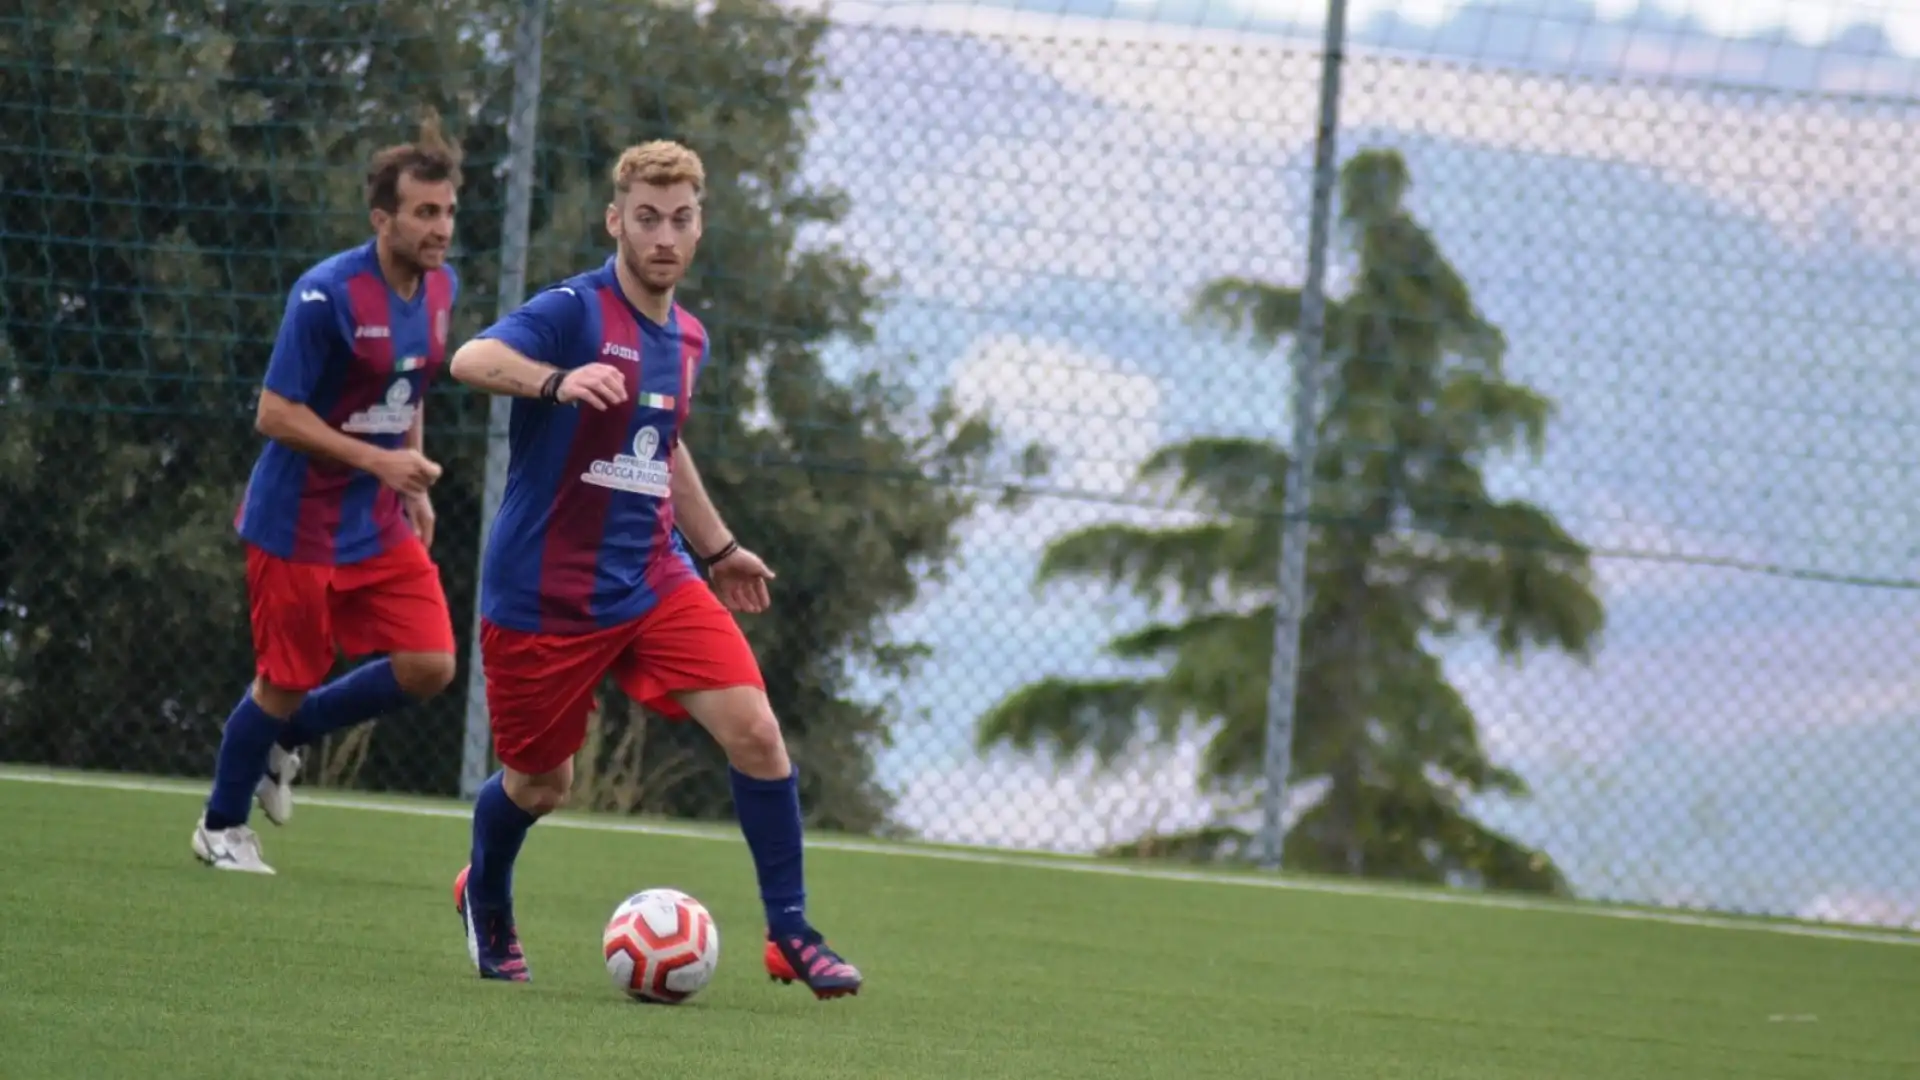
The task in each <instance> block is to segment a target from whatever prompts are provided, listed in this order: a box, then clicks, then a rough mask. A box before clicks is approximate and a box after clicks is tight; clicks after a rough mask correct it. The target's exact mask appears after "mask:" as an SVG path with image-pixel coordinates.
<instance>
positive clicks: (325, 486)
mask: <svg viewBox="0 0 1920 1080" xmlns="http://www.w3.org/2000/svg"><path fill="white" fill-rule="evenodd" d="M459 185H460V152H459V150H458V149H457V148H456V147H454V146H452V145H451V144H449V143H448V142H447V140H446V139H445V138H444V137H443V136H442V135H441V133H440V129H439V124H438V122H437V120H435V119H432V118H429V119H428V120H427V122H426V123H425V124H423V125H422V127H421V132H420V137H419V138H418V139H417V140H416V141H414V142H410V143H403V144H401V145H398V146H391V147H387V148H386V149H383V150H381V151H379V152H378V153H376V154H374V155H373V158H372V160H371V161H370V163H369V165H368V170H367V182H366V197H367V207H368V210H369V216H370V218H371V220H372V224H373V232H374V236H373V239H371V240H369V241H368V242H366V243H365V244H362V245H360V246H359V247H356V248H353V249H351V250H348V251H343V252H340V253H338V254H336V255H333V256H330V257H329V258H327V259H324V260H322V261H321V262H320V263H318V264H316V265H315V266H313V267H312V268H311V269H309V270H308V271H307V272H306V273H304V274H302V275H301V276H300V280H299V281H297V282H295V283H294V286H293V291H292V293H291V294H290V295H289V296H288V297H287V307H286V313H285V315H283V316H282V318H281V322H280V333H279V337H278V339H277V340H276V341H275V342H274V346H273V356H272V359H270V360H269V361H268V363H267V375H266V384H265V387H264V389H263V390H262V391H261V394H260V405H259V411H258V414H257V418H256V420H255V426H256V427H257V428H258V429H259V431H260V433H261V434H263V435H265V436H266V437H267V439H268V442H267V445H266V447H265V449H264V450H263V451H262V452H261V454H260V458H259V460H258V461H257V462H255V464H254V467H253V475H252V477H251V478H250V479H249V480H248V482H247V489H246V494H245V495H244V496H243V497H242V499H241V504H240V508H239V512H238V514H237V515H236V517H235V527H236V528H237V529H238V531H239V533H240V536H241V538H242V539H243V540H244V541H245V544H246V549H247V593H248V600H249V605H250V607H251V609H252V623H253V647H254V657H255V662H254V681H253V685H252V686H251V687H249V688H248V690H247V693H246V694H245V695H244V696H242V698H241V699H240V703H239V705H237V706H235V708H234V710H233V714H232V715H231V716H229V717H228V718H227V726H226V731H225V734H224V735H223V736H222V738H221V740H220V756H219V759H218V763H217V765H216V767H215V772H214V778H213V793H212V795H211V796H209V798H208V799H207V804H206V811H205V813H204V815H203V816H202V817H201V819H200V822H199V824H198V825H196V826H195V828H194V830H193V852H194V854H195V855H197V856H198V857H199V858H200V859H201V861H203V862H205V863H207V864H208V865H210V866H214V867H218V868H220V869H222V870H244V871H250V872H252V873H257V874H271V873H273V868H272V867H270V866H268V865H267V864H266V862H265V861H264V860H263V859H262V858H261V855H260V839H259V836H258V835H257V834H255V833H254V831H253V830H252V829H251V828H249V827H248V825H247V816H248V810H249V805H250V803H251V802H252V801H253V800H254V799H256V798H257V799H258V800H259V802H260V808H261V810H262V811H264V812H265V813H266V815H267V819H268V820H269V821H272V822H273V823H274V824H276V825H279V824H284V823H285V822H286V820H287V818H288V817H289V816H290V815H291V814H292V812H293V796H292V790H291V787H290V785H291V784H292V782H293V778H294V776H295V774H296V773H297V772H298V771H299V768H300V748H301V747H302V746H305V745H306V744H308V743H311V742H314V741H315V740H317V739H319V738H320V737H321V736H323V735H325V734H327V733H329V732H332V731H338V730H340V729H342V728H346V727H350V726H352V725H354V724H358V723H361V722H363V721H367V720H371V719H373V718H374V717H376V716H379V715H381V714H382V713H386V712H389V711H392V710H394V709H398V708H399V707H401V706H402V705H405V704H406V703H407V702H409V701H418V700H421V699H424V698H428V697H432V696H433V695H435V694H437V693H439V692H440V691H442V690H444V689H446V687H447V684H448V683H450V682H452V681H453V675H454V657H453V652H454V642H453V623H452V620H451V619H450V618H449V616H448V613H447V600H446V594H445V593H444V592H443V591H442V589H441V585H440V571H439V568H438V567H436V566H435V565H434V563H433V560H432V558H431V557H429V556H428V554H427V548H428V546H429V545H430V544H432V543H433V522H434V516H433V504H432V502H431V501H430V500H429V499H428V497H427V490H428V489H429V488H430V487H432V486H433V483H434V481H435V480H436V479H438V478H439V476H440V466H439V465H437V464H435V463H434V462H433V461H431V460H430V459H428V458H427V456H426V455H425V453H424V452H423V448H424V443H423V437H424V429H423V427H422V420H423V416H424V414H423V411H422V402H423V396H424V395H425V393H426V390H427V387H428V385H429V384H431V383H432V381H433V378H434V376H435V375H436V374H437V373H438V372H439V370H440V369H441V367H442V366H443V365H444V364H445V360H446V353H447V330H448V323H449V320H450V317H451V313H452V309H453V304H454V301H455V299H456V298H457V297H458V295H459V292H460V282H459V278H458V277H456V276H455V274H454V272H453V269H452V268H451V267H449V266H447V265H446V257H447V247H448V245H449V244H450V243H451V242H452V239H453V218H454V208H455V203H456V201H457V193H458V189H459ZM336 646H337V647H338V648H339V649H340V651H342V652H344V653H346V654H347V655H348V656H352V657H357V656H365V655H370V654H374V653H384V654H386V655H385V657H384V658H383V659H379V660H374V661H372V662H369V663H367V664H365V665H363V666H361V667H359V668H356V669H355V670H353V671H351V672H348V673H347V674H346V675H343V676H341V677H340V678H338V679H336V680H334V681H332V682H329V683H326V684H325V685H322V682H323V681H324V680H325V679H326V677H327V674H328V672H329V671H331V670H332V668H333V664H334V650H335V648H336Z"/></svg>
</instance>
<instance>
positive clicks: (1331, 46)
mask: <svg viewBox="0 0 1920 1080" xmlns="http://www.w3.org/2000/svg"><path fill="white" fill-rule="evenodd" d="M1346 37H1347V4H1346V0H1328V3H1327V26H1326V38H1325V42H1324V44H1323V46H1322V48H1321V59H1320V119H1319V123H1318V128H1317V130H1316V131H1315V133H1314V140H1313V195H1312V203H1311V210H1310V217H1309V220H1308V224H1307V280H1306V282H1305V283H1304V284H1303V285H1302V286H1301V290H1300V331H1299V333H1297V334H1296V335H1294V341H1293V345H1294V349H1293V353H1294V368H1293V371H1294V390H1293V447H1292V451H1291V453H1292V460H1291V461H1290V462H1289V463H1288V467H1287V489H1286V492H1285V495H1284V497H1283V500H1282V502H1281V508H1282V519H1281V522H1280V569H1279V583H1278V588H1277V590H1276V597H1275V600H1274V611H1273V662H1272V667H1271V672H1270V676H1271V679H1270V682H1269V683H1268V689H1267V755H1266V769H1265V772H1266V781H1267V782H1266V790H1265V792H1264V793H1263V795H1262V798H1261V805H1260V817H1261V821H1260V838H1259V839H1260V859H1261V863H1262V864H1263V865H1264V866H1266V867H1268V868H1270V869H1276V870H1277V869H1279V867H1280V849H1281V847H1282V844H1283V842H1284V840H1285V836H1284V829H1283V828H1282V824H1281V813H1282V811H1283V810H1284V809H1285V808H1286V801H1287V778H1288V774H1289V773H1290V772H1291V771H1292V769H1293V727H1294V707H1295V699H1296V697H1297V696H1298V692H1299V686H1300V629H1301V623H1302V622H1303V621H1304V620H1305V619H1306V616H1307V604H1308V602H1309V597H1308V595H1307V545H1308V543H1309V542H1310V540H1311V537H1312V527H1311V524H1310V523H1309V521H1308V516H1309V513H1310V511H1311V510H1312V508H1313V460H1314V457H1315V455H1316V454H1317V452H1318V450H1319V419H1320V382H1321V375H1322V372H1321V363H1322V360H1323V354H1324V351H1325V350H1324V347H1323V346H1324V340H1323V339H1324V337H1325V327H1326V313H1327V246H1328V244H1329V242H1330V238H1331V233H1332V217H1333V186H1334V180H1335V177H1336V175H1337V173H1338V166H1337V164H1336V161H1335V158H1336V156H1337V150H1338V141H1339V134H1340V130H1339V129H1340V64H1341V61H1342V59H1343V57H1344V53H1345V49H1346Z"/></svg>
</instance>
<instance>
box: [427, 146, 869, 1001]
mask: <svg viewBox="0 0 1920 1080" xmlns="http://www.w3.org/2000/svg"><path fill="white" fill-rule="evenodd" d="M612 178H613V189H614V190H613V202H612V203H611V205H609V206H608V207H607V211H606V228H607V232H608V233H609V234H610V235H612V236H613V237H614V239H615V241H616V251H615V254H614V255H613V257H611V258H609V259H608V260H607V262H606V264H605V265H604V266H602V267H600V268H599V269H597V270H593V271H590V272H588V273H584V274H581V275H579V276H577V277H573V278H570V279H568V280H567V281H566V282H565V283H563V284H561V285H559V286H557V287H555V288H552V289H549V290H547V291H546V292H543V293H541V294H539V295H537V296H535V297H534V298H533V299H532V300H530V301H528V302H527V303H526V304H525V305H524V306H523V307H521V308H520V309H519V310H517V311H515V312H514V313H512V314H511V315H509V316H507V317H506V318H505V319H502V320H501V321H500V322H499V323H497V324H495V325H494V326H492V327H490V328H489V329H487V330H486V331H485V332H483V333H482V334H481V335H480V336H479V337H478V338H476V339H475V340H473V341H470V342H468V343H466V344H465V345H463V346H461V347H460V351H459V352H458V353H456V354H455V355H454V358H453V366H452V369H451V370H452V373H453V377H454V378H456V379H459V380H460V381H461V382H464V383H466V384H468V385H470V386H474V387H477V388H479V389H481V390H484V391H487V392H488V393H493V394H510V395H514V396H515V397H516V398H517V399H518V400H516V401H514V403H513V418H512V426H511V432H510V447H511V452H510V459H509V463H508V466H507V490H506V497H505V500H504V502H503V503H502V505H501V508H500V515H499V517H498V518H497V519H496V520H495V521H494V525H493V534H492V536H491V537H489V538H488V542H487V552H486V558H485V560H484V565H483V568H482V571H481V600H480V604H481V615H482V620H483V621H482V625H481V631H480V634H481V637H480V645H481V663H482V666H483V667H484V669H485V675H486V684H487V706H488V709H489V711H490V713H491V714H492V724H493V745H494V752H495V753H496V754H497V755H498V756H499V758H500V761H501V763H502V764H503V765H505V768H504V769H503V770H502V771H501V772H498V773H495V774H494V775H493V777H492V778H491V779H489V780H488V781H487V783H486V785H485V787H483V788H482V789H481V792H480V796H479V799H478V800H477V801H476V803H475V804H474V808H473V847H472V853H471V861H470V862H469V864H468V866H467V867H466V868H465V869H462V870H461V871H460V873H459V875H458V876H457V877H456V879H455V881H454V893H455V896H456V910H457V911H458V912H459V914H460V917H461V922H462V924H463V926H464V929H465V931H466V935H467V949H468V952H469V954H470V955H471V957H472V959H473V963H474V966H475V967H476V968H477V969H478V970H479V973H480V976H481V977H482V978H488V979H505V980H509V981H514V982H524V981H526V980H527V978H528V972H527V965H526V958H525V956H524V955H523V954H522V952H521V948H520V941H519V934H518V932H517V930H516V928H515V926H514V917H513V863H514V858H515V857H516V856H517V855H518V854H519V851H520V845H521V842H522V841H523V840H525V838H526V835H527V830H528V829H529V828H530V827H532V825H533V823H534V822H535V821H537V820H538V819H539V818H540V817H541V816H543V815H545V814H548V813H551V812H553V811H554V810H556V809H558V808H559V807H560V805H561V804H562V803H563V802H565V801H566V797H567V793H568V791H569V789H570V788H571V787H572V786H573V756H574V754H575V753H577V752H578V751H579V750H580V748H581V746H582V745H584V743H585V741H586V722H587V713H588V710H589V708H590V706H591V704H592V698H593V692H594V690H595V688H596V687H597V686H598V685H599V683H600V680H601V679H602V678H603V677H605V676H606V675H607V674H608V673H609V672H611V673H612V674H613V676H614V678H615V679H616V680H617V681H618V682H619V684H620V686H621V688H622V689H623V690H625V691H626V692H627V694H628V695H630V696H631V697H633V698H634V699H635V700H636V701H639V702H640V703H641V704H643V705H645V706H647V707H648V708H651V709H653V710H654V711H655V712H658V713H661V714H662V715H665V716H668V717H670V718H675V719H681V718H685V717H687V716H689V715H691V716H692V717H693V719H694V720H695V721H696V722H698V723H699V724H700V725H701V726H702V727H704V728H706V730H707V731H708V732H709V733H711V734H712V735H713V737H714V739H715V740H716V741H717V742H718V743H719V744H720V746H721V747H722V748H723V749H724V750H725V751H726V754H727V760H728V762H729V769H728V773H729V779H730V780H731V782H732V786H733V798H734V805H735V807H736V808H737V811H738V813H739V817H740V829H741V831H742V832H743V833H745V834H746V839H747V846H748V848H749V850H750V851H751V852H752V855H753V863H754V868H755V871H756V872H757V875H758V878H759V882H760V896H761V900H762V901H763V902H764V905H765V908H766V916H767V946H766V950H765V963H766V967H767V971H768V973H769V974H771V975H772V976H773V977H774V978H776V979H781V980H785V981H793V980H796V979H797V980H799V981H801V982H803V983H805V984H806V985H807V986H808V987H809V988H810V989H811V990H812V991H813V993H814V994H815V995H816V996H818V997H821V998H829V997H838V996H840V995H842V994H851V993H855V992H857V991H858V990H859V989H860V981H861V980H860V973H859V972H858V971H857V970H855V969H854V967H853V965H851V964H849V963H847V962H846V961H845V960H842V959H841V958H840V957H839V956H838V955H837V954H835V953H834V951H833V950H832V949H830V948H828V947H827V944H826V942H825V941H824V940H823V939H822V938H821V936H820V934H819V933H818V932H816V931H815V930H814V929H813V927H812V926H811V925H809V924H808V922H807V916H806V888H805V882H804V880H803V877H802V873H801V862H802V859H801V829H800V800H799V796H798V788H797V781H798V773H797V771H796V770H795V769H794V766H793V763H792V762H791V761H790V760H789V759H788V757H787V746H786V742H785V740H784V739H783V738H782V737H781V733H780V724H779V721H777V720H776V719H775V718H774V715H773V709H772V707H771V706H770V705H769V704H768V702H767V694H766V689H765V684H764V682H763V681H762V679H761V675H760V668H759V665H758V663H757V662H756V661H755V660H754V656H753V652H752V650H751V649H750V648H749V647H748V645H747V640H746V637H745V635H743V634H742V633H741V632H740V628H739V626H738V625H737V624H736V623H735V622H734V619H733V616H732V615H731V614H729V613H728V611H727V608H733V609H735V610H742V611H755V612H757V611H764V610H766V607H767V604H768V591H767V582H768V581H770V580H771V579H772V578H773V572H772V571H770V570H768V569H767V567H766V564H765V563H763V562H761V561H760V559H759V557H758V556H756V555H754V554H753V553H752V552H750V551H748V550H747V549H746V548H743V547H741V546H740V544H739V543H738V542H737V541H735V540H734V539H733V537H732V536H731V534H729V532H728V531H727V527H726V525H725V524H724V523H723V522H722V521H721V519H720V515H719V514H718V513H717V512H715V510H714V507H713V503H712V502H711V501H709V500H708V498H707V494H706V490H705V488H704V487H703V486H702V485H701V483H700V475H699V473H698V472H696V471H695V470H694V465H693V458H692V457H691V456H690V455H689V454H688V452H687V447H686V445H685V444H684V443H683V442H682V441H681V438H680V433H681V430H682V428H683V426H684V425H685V423H686V419H687V412H688V409H689V406H690V405H691V402H690V400H689V399H690V398H691V397H692V395H693V388H694V384H695V382H696V381H697V380H698V378H699V374H700V369H701V367H702V366H703V365H704V364H705V363H706V359H707V353H708V344H707V335H706V331H705V329H704V328H702V327H701V325H700V323H699V321H698V320H697V319H695V318H694V317H693V316H692V315H691V314H689V313H688V312H687V311H686V310H685V309H684V308H681V307H680V306H679V305H678V304H676V303H675V302H674V287H675V286H676V285H678V284H679V282H680V279H681V278H682V277H684V276H685V274H686V272H687V266H688V264H689V263H690V262H691V261H692V259H693V253H694V248H695V246H696V245H697V244H698V242H699V240H700V232H701V214H700V198H701V194H702V191H703V189H704V187H705V184H706V173H705V169H704V168H703V167H702V165H701V163H700V159H699V157H698V156H697V155H695V154H694V153H693V151H691V150H689V149H687V148H686V147H684V146H681V145H680V144H678V143H672V142H651V143H646V144H643V145H640V146H636V147H633V148H631V149H629V150H627V151H626V152H625V153H623V154H621V155H620V160H619V161H618V162H617V163H616V164H615V165H614V167H613V177H612ZM676 526H677V527H678V534H677V533H676ZM679 534H684V536H685V538H686V541H687V543H688V544H691V545H692V546H693V547H694V548H695V549H696V551H698V552H700V553H701V554H702V556H703V558H704V560H705V561H706V563H707V566H708V570H709V576H710V578H711V581H712V584H711V587H709V585H708V583H707V582H705V581H702V580H701V578H700V575H699V573H698V572H697V571H696V570H695V568H694V563H693V560H692V559H691V558H689V555H688V552H687V550H686V548H685V547H684V546H683V545H682V543H681V539H680V535H679ZM723 604H724V606H723Z"/></svg>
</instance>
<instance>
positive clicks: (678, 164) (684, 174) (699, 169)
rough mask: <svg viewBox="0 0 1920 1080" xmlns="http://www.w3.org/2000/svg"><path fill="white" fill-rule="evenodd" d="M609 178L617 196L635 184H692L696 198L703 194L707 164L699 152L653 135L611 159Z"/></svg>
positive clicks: (652, 185)
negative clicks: (704, 163)
mask: <svg viewBox="0 0 1920 1080" xmlns="http://www.w3.org/2000/svg"><path fill="white" fill-rule="evenodd" d="M612 180H613V194H614V198H616V199H617V198H619V197H620V196H622V195H625V194H626V193H627V192H628V191H631V190H632V189H633V186H634V185H635V184H645V185H647V186H649V187H672V186H673V185H675V184H692V185H693V195H694V198H696V199H697V198H699V197H700V196H702V195H704V194H706V190H707V168H706V166H705V165H702V164H701V163H700V155H699V154H696V153H694V152H693V151H692V150H689V149H688V148H687V147H685V146H682V145H681V144H679V143H677V142H672V141H669V140H667V139H655V140H653V141H652V142H643V143H641V144H640V145H638V146H629V147H627V148H626V149H625V150H623V151H621V152H620V160H618V161H616V162H614V163H613V172H612Z"/></svg>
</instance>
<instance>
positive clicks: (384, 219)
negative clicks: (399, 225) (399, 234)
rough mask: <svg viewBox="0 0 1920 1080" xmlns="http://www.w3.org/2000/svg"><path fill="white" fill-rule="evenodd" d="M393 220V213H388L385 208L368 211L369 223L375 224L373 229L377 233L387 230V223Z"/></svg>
mask: <svg viewBox="0 0 1920 1080" xmlns="http://www.w3.org/2000/svg"><path fill="white" fill-rule="evenodd" d="M392 220H393V215H392V214H389V213H387V212H386V211H385V210H369V211H368V212H367V223H368V224H370V225H372V226H373V231H374V232H376V233H384V232H386V231H387V224H388V223H389V222H391V221H392Z"/></svg>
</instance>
